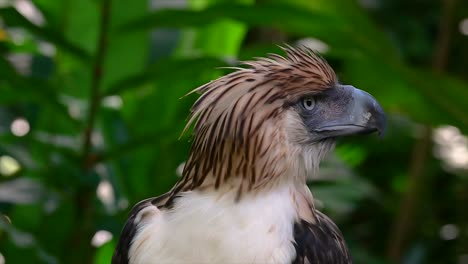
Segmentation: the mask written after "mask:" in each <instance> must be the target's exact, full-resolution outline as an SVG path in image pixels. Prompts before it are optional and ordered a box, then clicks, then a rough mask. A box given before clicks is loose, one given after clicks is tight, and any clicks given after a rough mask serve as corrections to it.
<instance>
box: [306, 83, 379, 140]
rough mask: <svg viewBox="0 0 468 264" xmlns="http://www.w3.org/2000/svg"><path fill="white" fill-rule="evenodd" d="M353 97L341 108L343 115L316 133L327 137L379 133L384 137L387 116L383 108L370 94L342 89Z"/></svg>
mask: <svg viewBox="0 0 468 264" xmlns="http://www.w3.org/2000/svg"><path fill="white" fill-rule="evenodd" d="M340 88H341V89H343V90H345V91H346V90H347V91H346V94H349V95H351V96H350V97H351V98H350V100H347V101H346V104H345V105H342V106H341V107H339V108H340V110H341V113H339V114H338V115H337V117H338V118H336V119H335V120H329V121H327V122H325V123H324V124H323V126H320V127H319V128H316V129H315V132H317V133H319V134H321V135H322V136H326V137H338V136H347V135H355V134H369V133H372V132H376V131H377V132H378V134H379V135H380V136H383V134H384V132H385V126H386V116H385V112H384V111H383V109H382V106H380V104H379V103H378V102H377V100H376V99H375V98H374V97H373V96H372V95H370V94H369V93H367V92H365V91H362V90H359V89H357V88H354V87H353V86H350V85H346V86H341V87H340Z"/></svg>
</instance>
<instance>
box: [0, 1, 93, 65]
mask: <svg viewBox="0 0 468 264" xmlns="http://www.w3.org/2000/svg"><path fill="white" fill-rule="evenodd" d="M0 16H1V17H2V19H3V20H4V22H5V24H6V25H7V26H8V27H22V28H25V29H27V30H29V31H30V32H31V33H34V34H36V35H37V36H38V37H41V38H43V39H45V40H47V41H49V42H51V43H53V44H55V45H56V46H58V47H60V48H61V49H63V50H64V51H66V52H68V53H70V54H72V55H73V56H74V57H75V58H77V59H80V60H82V61H84V62H89V60H90V55H89V53H88V52H86V51H85V50H84V49H82V48H81V47H78V46H76V45H75V44H73V43H72V42H70V41H69V40H68V39H66V38H65V37H64V36H63V35H62V34H59V33H58V32H56V31H54V30H52V29H51V28H49V27H47V26H44V27H40V26H37V25H35V24H33V23H31V22H30V21H29V20H28V19H26V18H25V17H24V16H23V15H21V14H20V13H19V12H18V11H17V10H16V9H15V8H13V7H4V8H0Z"/></svg>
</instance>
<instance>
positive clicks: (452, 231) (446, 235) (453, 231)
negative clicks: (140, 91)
mask: <svg viewBox="0 0 468 264" xmlns="http://www.w3.org/2000/svg"><path fill="white" fill-rule="evenodd" d="M459 233H460V230H459V229H458V227H457V226H456V225H454V224H447V225H444V226H442V227H441V228H440V237H441V238H442V239H443V240H454V239H455V238H457V237H458V234H459Z"/></svg>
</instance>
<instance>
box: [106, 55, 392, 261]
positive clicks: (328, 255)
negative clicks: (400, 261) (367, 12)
mask: <svg viewBox="0 0 468 264" xmlns="http://www.w3.org/2000/svg"><path fill="white" fill-rule="evenodd" d="M284 50H285V52H286V57H283V56H279V55H276V54H272V55H270V56H269V57H268V58H258V59H256V60H254V61H249V62H246V63H245V65H246V67H245V68H236V71H235V72H233V73H230V74H228V75H226V76H224V77H221V78H219V79H216V80H214V81H211V82H209V83H207V84H205V85H203V86H201V87H199V88H197V89H195V90H194V92H198V93H201V94H202V95H201V96H200V98H199V99H198V100H197V101H196V102H195V104H194V105H193V107H192V109H191V117H190V120H189V122H188V124H187V127H189V126H190V125H191V124H194V129H193V136H194V139H193V144H192V148H191V151H190V155H189V157H188V160H187V162H186V164H185V167H184V170H183V173H182V178H181V179H180V180H179V181H178V182H177V183H176V184H175V186H174V187H173V188H172V189H171V190H170V191H169V192H167V193H166V194H163V195H161V196H159V197H156V198H149V199H146V200H144V201H141V202H140V203H138V204H137V205H136V206H135V207H134V208H133V210H132V211H131V212H130V215H129V219H128V221H127V223H126V224H125V227H124V228H123V231H122V234H121V236H120V240H119V242H118V245H117V248H116V250H115V253H114V256H113V259H112V263H114V264H122V263H134V264H135V263H143V264H146V263H219V264H224V263H311V264H316V263H327V264H330V263H351V262H352V261H351V257H350V255H349V253H348V249H347V247H346V244H345V241H344V240H343V236H342V234H341V232H340V231H339V229H338V228H337V226H336V225H335V224H334V223H333V222H332V221H331V220H330V219H329V218H328V217H327V216H326V215H324V214H323V213H321V212H319V211H318V210H316V209H315V207H314V198H313V197H312V194H311V192H310V191H309V188H308V187H307V185H306V179H307V178H309V177H310V176H311V175H314V174H316V173H317V172H318V167H319V162H320V160H321V159H322V158H323V157H324V156H325V155H326V154H327V153H328V152H329V151H330V150H331V149H332V148H333V146H334V143H335V139H336V138H337V137H340V136H345V135H351V134H363V133H370V132H373V131H379V132H382V131H383V130H384V127H385V114H384V111H383V109H382V107H381V106H380V105H379V103H378V102H377V101H376V99H375V98H373V97H372V96H371V95H370V94H368V93H366V92H364V91H362V90H359V89H356V88H354V87H353V86H350V85H343V84H340V83H339V82H338V81H337V77H336V75H335V73H334V71H333V69H332V68H331V67H330V66H329V65H328V63H327V62H326V61H325V60H324V59H323V58H322V57H320V56H319V55H318V54H317V53H315V52H314V51H312V50H310V49H308V48H305V47H301V48H292V47H287V48H284Z"/></svg>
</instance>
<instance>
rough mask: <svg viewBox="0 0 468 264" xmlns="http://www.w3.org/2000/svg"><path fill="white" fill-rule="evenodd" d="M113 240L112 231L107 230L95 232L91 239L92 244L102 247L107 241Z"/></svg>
mask: <svg viewBox="0 0 468 264" xmlns="http://www.w3.org/2000/svg"><path fill="white" fill-rule="evenodd" d="M111 240H112V233H111V232H109V231H106V230H99V231H97V232H96V234H94V236H93V238H92V239H91V245H92V246H94V247H100V246H102V245H104V244H105V243H107V242H109V241H111Z"/></svg>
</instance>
